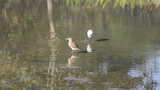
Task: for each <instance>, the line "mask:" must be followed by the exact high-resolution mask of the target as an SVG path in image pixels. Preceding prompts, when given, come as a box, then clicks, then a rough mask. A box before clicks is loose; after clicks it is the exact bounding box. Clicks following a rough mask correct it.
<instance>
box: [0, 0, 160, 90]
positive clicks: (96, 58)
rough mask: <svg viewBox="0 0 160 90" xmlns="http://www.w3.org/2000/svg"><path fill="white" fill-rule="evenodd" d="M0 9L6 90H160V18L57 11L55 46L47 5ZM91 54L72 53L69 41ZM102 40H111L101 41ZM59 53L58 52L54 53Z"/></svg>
mask: <svg viewBox="0 0 160 90" xmlns="http://www.w3.org/2000/svg"><path fill="white" fill-rule="evenodd" d="M2 5H3V6H2V7H0V9H1V10H0V11H1V13H0V21H1V22H0V23H1V26H0V31H1V32H0V43H1V44H0V71H1V74H0V87H1V89H2V90H11V89H12V90H13V89H14V90H22V89H24V90H159V89H160V66H159V64H160V61H159V59H160V57H159V56H160V46H159V45H160V39H159V35H160V31H159V28H160V26H159V24H160V22H159V21H158V18H159V16H158V14H157V13H153V14H149V13H148V14H143V13H142V14H132V13H129V12H127V11H123V10H115V9H113V10H112V9H101V8H81V7H70V8H66V7H65V6H63V5H61V4H56V5H55V6H54V16H53V17H54V20H53V21H54V24H55V29H56V33H57V36H58V38H59V39H58V40H57V41H56V42H55V43H53V44H52V45H51V46H50V44H49V43H50V40H49V25H48V17H47V9H46V2H45V1H43V0H42V1H41V0H40V1H30V0H29V1H24V2H22V1H20V0H16V2H3V4H2ZM88 29H93V30H94V36H93V38H92V40H91V42H90V43H89V44H90V45H91V47H92V49H93V50H94V52H92V53H73V52H72V51H71V50H70V49H69V48H68V46H67V41H65V38H66V37H72V38H73V39H74V40H77V41H78V42H79V45H80V47H81V49H82V50H86V46H87V44H88V43H87V42H86V39H87V36H86V32H87V30H88ZM97 39H109V40H106V41H100V42H98V41H96V40H97ZM53 49H54V50H53Z"/></svg>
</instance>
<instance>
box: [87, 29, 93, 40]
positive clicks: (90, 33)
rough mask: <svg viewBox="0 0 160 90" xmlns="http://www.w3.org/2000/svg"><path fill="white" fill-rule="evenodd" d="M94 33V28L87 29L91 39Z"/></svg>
mask: <svg viewBox="0 0 160 90" xmlns="http://www.w3.org/2000/svg"><path fill="white" fill-rule="evenodd" d="M92 35H93V30H92V29H89V30H88V31H87V37H88V38H89V39H90V38H92Z"/></svg>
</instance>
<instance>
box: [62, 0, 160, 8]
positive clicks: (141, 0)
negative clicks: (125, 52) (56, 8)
mask: <svg viewBox="0 0 160 90" xmlns="http://www.w3.org/2000/svg"><path fill="white" fill-rule="evenodd" d="M64 2H65V4H66V5H67V6H87V7H91V6H92V7H94V6H100V7H106V6H109V5H112V6H113V7H121V8H124V7H126V6H129V7H130V8H135V7H137V6H138V7H141V8H142V7H146V6H147V7H148V6H152V7H158V6H159V4H160V3H159V1H157V0H64Z"/></svg>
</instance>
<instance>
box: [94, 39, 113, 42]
mask: <svg viewBox="0 0 160 90" xmlns="http://www.w3.org/2000/svg"><path fill="white" fill-rule="evenodd" d="M108 40H110V39H108V38H101V39H97V40H96V41H98V42H103V41H108Z"/></svg>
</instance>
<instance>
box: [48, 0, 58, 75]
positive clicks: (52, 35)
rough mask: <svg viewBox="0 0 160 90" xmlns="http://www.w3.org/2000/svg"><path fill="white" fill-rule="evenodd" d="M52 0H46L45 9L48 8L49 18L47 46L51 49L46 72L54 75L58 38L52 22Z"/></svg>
mask: <svg viewBox="0 0 160 90" xmlns="http://www.w3.org/2000/svg"><path fill="white" fill-rule="evenodd" d="M52 8H53V7H52V0H47V9H48V19H49V26H50V30H49V32H50V33H49V34H50V39H49V41H48V42H49V46H50V50H51V55H50V62H49V67H48V74H50V75H54V72H55V70H56V68H55V61H56V51H57V46H58V43H57V42H58V40H57V38H56V33H55V27H54V23H53V14H52V13H53V9H52Z"/></svg>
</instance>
